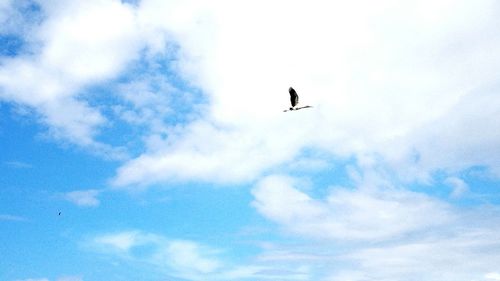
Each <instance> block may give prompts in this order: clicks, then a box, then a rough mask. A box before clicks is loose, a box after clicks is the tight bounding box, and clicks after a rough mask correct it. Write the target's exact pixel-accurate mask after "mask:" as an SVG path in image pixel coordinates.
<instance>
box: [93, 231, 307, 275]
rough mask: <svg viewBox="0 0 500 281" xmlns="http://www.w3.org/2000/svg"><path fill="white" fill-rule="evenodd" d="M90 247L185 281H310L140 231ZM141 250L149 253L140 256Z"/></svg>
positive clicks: (97, 241) (292, 272)
mask: <svg viewBox="0 0 500 281" xmlns="http://www.w3.org/2000/svg"><path fill="white" fill-rule="evenodd" d="M86 244H87V245H88V246H90V248H91V249H95V250H96V251H98V252H100V253H102V254H110V255H115V256H116V257H118V258H122V259H124V260H127V261H129V262H130V261H131V262H132V263H134V261H141V262H145V263H148V264H151V265H154V266H156V268H157V270H158V272H163V273H165V274H167V275H169V276H173V277H177V278H182V279H185V280H193V281H195V280H196V281H197V280H246V279H251V280H252V279H255V278H257V279H274V280H276V278H278V279H279V280H308V278H307V276H308V272H305V271H303V270H302V269H299V270H294V269H286V268H281V269H280V267H272V266H269V265H266V262H261V263H258V262H256V263H255V264H243V263H241V264H240V263H238V262H236V261H229V260H228V259H227V258H224V251H225V250H223V249H216V248H213V247H210V246H207V245H204V244H202V243H198V242H196V241H191V240H184V239H169V238H167V237H164V236H162V235H158V234H153V233H145V232H142V231H137V230H134V231H124V232H117V233H107V234H102V235H99V236H96V237H94V238H93V239H91V240H90V241H87V242H86ZM138 249H148V250H147V251H142V253H140V254H138V253H139V252H141V251H140V250H138Z"/></svg>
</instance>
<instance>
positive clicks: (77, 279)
mask: <svg viewBox="0 0 500 281" xmlns="http://www.w3.org/2000/svg"><path fill="white" fill-rule="evenodd" d="M56 280H57V281H83V278H82V277H81V276H62V277H59V278H57V279H56Z"/></svg>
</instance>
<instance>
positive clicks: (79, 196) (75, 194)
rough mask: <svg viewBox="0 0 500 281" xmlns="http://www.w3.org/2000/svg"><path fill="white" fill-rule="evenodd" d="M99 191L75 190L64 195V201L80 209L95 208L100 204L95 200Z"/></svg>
mask: <svg viewBox="0 0 500 281" xmlns="http://www.w3.org/2000/svg"><path fill="white" fill-rule="evenodd" d="M101 192H102V191H101V190H96V189H89V190H77V191H71V192H68V193H66V194H64V199H66V200H67V201H69V202H72V203H74V204H76V205H78V206H80V207H96V206H99V204H100V203H101V202H100V201H99V199H98V198H97V197H98V196H99V194H100V193H101Z"/></svg>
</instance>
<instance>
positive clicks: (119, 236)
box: [93, 231, 142, 252]
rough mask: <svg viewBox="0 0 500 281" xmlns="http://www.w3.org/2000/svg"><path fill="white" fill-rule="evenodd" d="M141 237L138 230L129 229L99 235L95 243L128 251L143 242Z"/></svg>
mask: <svg viewBox="0 0 500 281" xmlns="http://www.w3.org/2000/svg"><path fill="white" fill-rule="evenodd" d="M141 237H142V236H141V235H140V233H139V232H137V231H127V232H119V233H112V234H105V235H101V236H98V237H96V238H95V239H94V241H93V243H94V244H96V245H101V246H104V247H109V248H110V249H112V250H119V251H122V252H128V251H129V250H130V249H131V248H132V247H134V246H137V245H138V244H141V240H142V239H141Z"/></svg>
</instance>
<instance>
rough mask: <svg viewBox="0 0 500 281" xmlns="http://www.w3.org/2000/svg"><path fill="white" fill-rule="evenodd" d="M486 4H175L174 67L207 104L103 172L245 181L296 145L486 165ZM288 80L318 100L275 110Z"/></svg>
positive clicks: (490, 27)
mask: <svg viewBox="0 0 500 281" xmlns="http://www.w3.org/2000/svg"><path fill="white" fill-rule="evenodd" d="M146 3H147V4H146ZM153 3H156V2H155V1H146V2H144V7H147V6H148V5H154V4H153ZM193 3H197V2H193ZM156 5H160V4H157V3H156ZM263 5H265V7H266V8H265V9H262V8H261V7H262V6H263ZM493 5H496V4H494V3H493V2H492V1H478V2H474V3H470V2H466V1H459V2H451V1H438V2H430V1H423V2H422V1H412V2H405V3H404V4H402V3H395V2H393V1H378V2H377V3H376V4H373V3H372V2H369V1H358V2H356V3H344V2H342V3H341V2H338V3H337V2H335V3H331V2H326V1H312V2H311V1H307V2H305V1H303V2H302V1H296V2H293V3H288V2H287V3H286V4H284V3H282V2H273V3H271V4H270V3H268V2H265V3H264V2H260V1H253V2H251V3H238V4H234V3H233V4H228V3H226V2H224V4H222V2H214V3H213V5H211V6H210V7H205V6H198V5H196V4H191V6H193V7H195V8H192V10H189V4H188V6H186V7H184V6H183V8H182V9H181V10H182V11H185V12H186V13H188V14H189V12H190V13H191V14H190V15H191V17H190V18H189V17H188V18H187V19H188V20H187V22H188V23H190V24H191V25H189V24H186V22H185V21H184V20H186V18H184V17H183V16H179V18H181V19H178V20H172V21H165V24H166V25H168V26H171V27H172V30H174V34H175V35H176V37H175V38H176V40H177V42H178V43H179V45H180V48H181V52H182V54H183V55H184V56H182V57H181V60H179V66H180V68H179V69H180V70H181V73H182V74H184V75H185V76H186V77H188V78H189V79H190V80H192V81H195V83H197V84H196V85H199V86H200V87H201V89H202V90H204V92H205V94H206V95H208V97H209V101H210V108H209V109H208V111H207V112H204V115H203V119H202V120H198V121H195V122H193V123H192V124H190V125H188V126H185V127H182V128H180V129H179V128H176V130H174V131H172V132H171V133H170V134H169V135H168V137H166V138H164V139H163V142H161V145H160V147H158V142H156V143H155V147H154V148H150V149H148V150H147V151H146V152H145V153H144V154H142V155H141V156H139V157H137V158H136V159H133V160H131V161H129V162H128V163H126V164H125V165H124V166H123V167H122V168H121V169H119V170H118V173H117V176H116V178H115V180H114V184H116V185H137V184H139V185H141V184H150V183H155V182H162V181H169V180H179V179H180V180H203V181H215V182H241V181H248V180H253V179H255V178H257V177H258V176H259V175H261V174H262V172H263V171H265V170H268V169H269V168H271V167H275V166H276V165H278V164H282V163H286V162H290V161H291V160H293V159H294V158H295V157H297V156H298V155H300V151H301V150H302V149H304V148H315V149H320V150H323V151H327V152H330V153H333V154H335V155H340V156H351V155H357V156H358V157H361V156H363V155H366V154H368V155H378V156H379V158H380V159H381V160H383V161H382V162H385V161H387V162H388V163H389V164H390V165H391V166H392V167H397V168H398V169H399V168H400V167H401V171H399V174H400V175H401V177H402V178H406V179H408V180H412V179H422V180H428V178H429V176H430V173H431V172H432V171H435V170H436V169H446V170H447V171H450V173H454V172H456V171H457V170H461V169H466V168H468V167H470V166H473V165H484V166H488V167H490V168H495V167H496V166H497V164H496V163H497V162H495V159H496V158H498V153H496V147H498V146H495V145H494V144H498V143H499V138H498V134H497V133H496V131H498V130H495V125H494V124H496V123H498V121H499V120H496V118H497V117H496V116H500V115H499V114H497V113H498V112H497V109H498V108H499V107H498V106H497V103H498V102H499V99H498V98H496V97H495V95H494V93H495V92H496V91H497V89H494V88H493V89H491V91H489V90H488V89H485V87H493V86H492V85H495V84H494V83H495V81H496V76H495V70H496V69H497V68H498V67H497V66H498V65H499V63H500V56H499V55H498V53H496V52H494V51H493V50H495V49H496V47H498V46H499V45H500V41H499V40H497V36H494V34H495V33H494V32H495V26H496V23H497V21H498V20H497V17H495V16H494V13H492V12H491V11H492V6H493ZM200 7H201V8H200ZM360 7H363V8H362V9H360ZM159 10H160V9H159ZM188 11H189V12H188ZM256 14H258V15H259V20H258V22H256V21H255V18H254V17H255V15H256ZM437 15H439V16H437ZM297 19H300V20H297ZM167 22H168V23H167ZM180 23H182V28H177V24H180ZM198 23H199V24H198ZM170 24H171V25H170ZM192 26H196V28H191V27H192ZM477 34H489V35H490V36H487V35H485V36H478V35H477ZM207 37H209V38H207ZM291 85H293V86H294V87H296V89H297V91H298V93H299V95H300V96H301V101H302V102H304V103H310V104H312V105H314V106H315V107H314V108H313V109H311V110H309V111H305V110H304V111H301V112H293V113H291V114H284V113H282V112H281V110H282V109H284V108H286V107H287V106H288V94H287V92H286V91H287V88H288V87H289V86H291ZM490 93H491V94H490ZM488 101H489V102H488ZM483 106H484V108H485V110H483V111H478V110H477V108H478V107H483ZM450 124H453V126H449V125H450ZM446 126H448V127H446ZM455 141H457V142H455ZM481 148H482V149H481ZM463 151H466V152H467V154H466V155H465V158H464V161H462V162H460V161H457V158H459V159H462V158H461V157H463V154H462V152H463ZM492 152H493V153H492ZM488 153H489V154H488ZM417 156H418V157H417ZM416 158H417V160H418V161H416ZM458 163H460V164H458Z"/></svg>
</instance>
